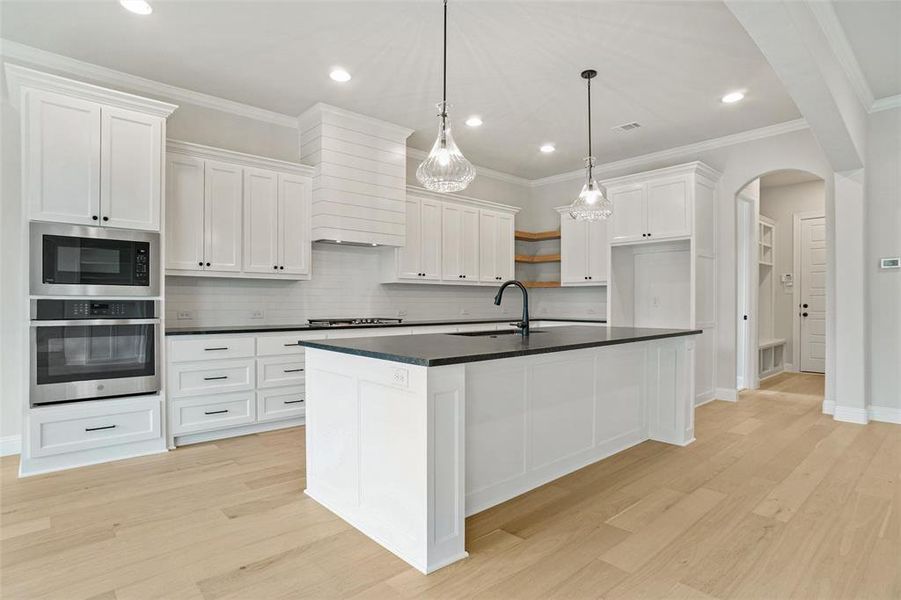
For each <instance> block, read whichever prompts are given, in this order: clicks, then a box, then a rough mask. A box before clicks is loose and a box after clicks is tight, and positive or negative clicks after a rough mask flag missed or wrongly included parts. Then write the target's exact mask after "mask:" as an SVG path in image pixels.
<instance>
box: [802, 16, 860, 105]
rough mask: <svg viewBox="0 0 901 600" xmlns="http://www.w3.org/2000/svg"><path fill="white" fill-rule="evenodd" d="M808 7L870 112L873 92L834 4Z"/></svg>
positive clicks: (849, 80)
mask: <svg viewBox="0 0 901 600" xmlns="http://www.w3.org/2000/svg"><path fill="white" fill-rule="evenodd" d="M807 6H808V7H810V11H811V12H812V13H813V17H814V18H815V19H816V21H817V23H818V24H819V25H820V29H822V31H823V35H825V36H826V42H827V43H828V44H829V47H830V48H831V49H832V53H833V54H835V58H836V59H837V60H838V64H839V65H841V67H842V71H844V72H845V76H846V77H847V78H848V82H849V83H850V84H851V88H852V89H853V90H854V93H855V94H856V95H857V99H858V100H860V103H861V105H862V106H863V108H864V110H869V109H870V107H871V106H873V100H874V98H873V92H872V90H870V85H869V83H867V79H866V77H864V74H863V71H862V70H861V69H860V63H858V62H857V56H855V54H854V50H852V49H851V44H850V43H849V42H848V37H847V36H846V35H845V29H844V28H843V27H842V24H841V23H840V22H839V20H838V15H836V14H835V8H833V6H832V2H823V1H822V0H819V1H811V0H808V1H807Z"/></svg>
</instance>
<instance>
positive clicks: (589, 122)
mask: <svg viewBox="0 0 901 600" xmlns="http://www.w3.org/2000/svg"><path fill="white" fill-rule="evenodd" d="M444 1H445V2H447V0H444ZM587 81H588V181H589V182H590V181H591V173H592V167H593V166H594V165H593V164H592V163H594V160H592V157H591V79H590V78H589V79H587Z"/></svg>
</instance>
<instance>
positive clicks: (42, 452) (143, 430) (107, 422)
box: [28, 396, 162, 457]
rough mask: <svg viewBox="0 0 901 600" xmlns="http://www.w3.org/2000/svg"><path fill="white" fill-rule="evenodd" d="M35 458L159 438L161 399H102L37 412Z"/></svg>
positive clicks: (33, 419) (31, 424)
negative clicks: (92, 402) (84, 404)
mask: <svg viewBox="0 0 901 600" xmlns="http://www.w3.org/2000/svg"><path fill="white" fill-rule="evenodd" d="M28 422H29V427H30V436H29V444H30V451H31V456H32V457H41V456H50V455H53V454H62V453H65V452H78V451H81V450H91V449H93V448H101V447H104V446H116V445H119V444H128V443H130V442H139V441H142V440H152V439H156V438H158V437H160V436H161V435H162V433H161V427H160V425H161V423H160V399H159V397H158V396H154V397H153V398H151V399H142V400H134V399H129V400H125V401H115V400H100V401H98V405H95V406H91V407H87V406H78V403H75V404H73V405H68V406H65V407H61V408H60V409H55V408H48V409H45V410H34V411H31V413H30V414H29V416H28Z"/></svg>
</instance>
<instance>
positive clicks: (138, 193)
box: [100, 106, 163, 231]
mask: <svg viewBox="0 0 901 600" xmlns="http://www.w3.org/2000/svg"><path fill="white" fill-rule="evenodd" d="M100 117H101V118H100V219H101V225H104V226H109V227H119V228H123V229H144V230H150V231H159V228H160V205H161V202H160V200H161V195H160V188H161V170H160V164H161V162H162V141H163V120H162V119H160V118H159V117H154V116H151V115H146V114H144V113H140V112H136V111H133V110H125V109H123V108H109V107H105V106H104V107H103V108H101V110H100Z"/></svg>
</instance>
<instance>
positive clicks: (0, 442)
mask: <svg viewBox="0 0 901 600" xmlns="http://www.w3.org/2000/svg"><path fill="white" fill-rule="evenodd" d="M13 454H22V436H21V435H7V436H3V437H0V456H11V455H13Z"/></svg>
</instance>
